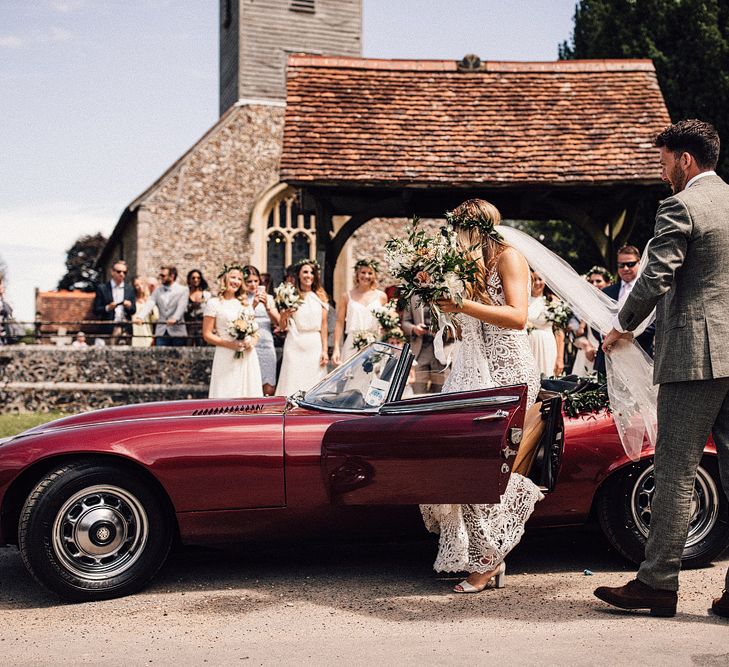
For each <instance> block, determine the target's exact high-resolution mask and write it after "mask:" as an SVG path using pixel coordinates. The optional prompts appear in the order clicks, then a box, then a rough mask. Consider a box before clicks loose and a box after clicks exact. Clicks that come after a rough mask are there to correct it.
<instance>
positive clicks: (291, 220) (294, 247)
mask: <svg viewBox="0 0 729 667" xmlns="http://www.w3.org/2000/svg"><path fill="white" fill-rule="evenodd" d="M289 192H290V191H289ZM315 229H316V225H315V222H314V216H313V215H312V214H308V213H306V214H305V213H302V212H300V210H299V207H298V205H297V204H296V197H295V196H293V194H288V196H285V197H284V198H283V199H280V200H279V201H278V202H276V203H275V204H274V205H273V206H272V208H271V212H270V213H269V214H268V220H267V221H266V267H265V270H266V271H267V272H268V273H270V274H271V279H272V282H273V284H274V285H278V284H279V283H280V282H281V281H282V280H283V278H284V272H285V270H286V267H287V266H289V264H294V263H296V262H298V261H299V260H301V259H308V258H309V257H311V256H312V254H313V249H314V248H315V246H316V232H315Z"/></svg>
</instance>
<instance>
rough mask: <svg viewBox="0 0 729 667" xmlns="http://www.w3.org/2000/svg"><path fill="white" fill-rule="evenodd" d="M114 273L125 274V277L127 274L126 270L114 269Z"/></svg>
mask: <svg viewBox="0 0 729 667" xmlns="http://www.w3.org/2000/svg"><path fill="white" fill-rule="evenodd" d="M114 273H123V274H124V275H126V274H127V272H126V269H114Z"/></svg>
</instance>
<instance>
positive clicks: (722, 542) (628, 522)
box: [596, 458, 729, 568]
mask: <svg viewBox="0 0 729 667" xmlns="http://www.w3.org/2000/svg"><path fill="white" fill-rule="evenodd" d="M654 487H655V482H654V475H653V460H652V459H647V460H645V461H641V462H639V463H636V464H633V465H630V466H627V467H625V468H622V469H621V470H619V471H618V472H617V473H615V474H614V475H612V476H611V477H610V478H609V479H608V480H607V481H606V482H605V484H604V485H603V487H602V489H601V491H600V493H599V494H598V497H597V503H596V510H597V518H598V521H599V523H600V527H601V528H602V531H603V533H604V534H605V537H606V538H607V540H608V542H610V544H611V545H612V546H613V547H614V548H615V550H616V551H618V552H619V553H620V554H621V555H622V556H624V557H625V558H627V559H628V560H631V561H633V562H634V563H640V562H641V561H642V560H643V558H644V556H645V545H646V541H647V538H648V529H649V526H650V511H651V507H650V503H651V499H652V494H653V490H654ZM728 545H729V511H728V509H727V498H726V496H725V495H724V493H723V492H722V487H721V482H720V479H719V471H718V466H717V463H716V461H715V460H714V459H708V458H705V459H704V460H703V461H702V462H701V464H700V466H699V468H698V470H697V474H696V481H695V483H694V496H693V502H692V515H691V521H690V524H689V533H688V538H687V540H686V548H685V549H684V552H683V556H682V566H683V567H684V568H692V567H703V566H705V565H708V564H709V563H711V562H712V561H713V560H715V559H716V558H717V557H718V556H720V555H721V553H722V552H723V551H724V550H725V549H726V548H727V546H728Z"/></svg>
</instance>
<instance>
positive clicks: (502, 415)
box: [473, 410, 509, 422]
mask: <svg viewBox="0 0 729 667" xmlns="http://www.w3.org/2000/svg"><path fill="white" fill-rule="evenodd" d="M508 416H509V413H508V412H507V411H506V410H497V411H496V412H492V413H491V414H490V415H481V416H480V417H475V418H474V420H473V421H475V422H488V421H493V420H494V419H506V417H508Z"/></svg>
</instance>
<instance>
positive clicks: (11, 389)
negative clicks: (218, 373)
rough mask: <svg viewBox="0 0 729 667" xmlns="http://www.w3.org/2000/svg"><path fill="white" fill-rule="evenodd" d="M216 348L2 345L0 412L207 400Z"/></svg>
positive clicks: (74, 410)
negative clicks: (192, 399)
mask: <svg viewBox="0 0 729 667" xmlns="http://www.w3.org/2000/svg"><path fill="white" fill-rule="evenodd" d="M212 356H213V349H212V348H163V347H158V348H149V349H139V348H129V347H106V348H96V347H89V348H58V347H54V346H45V345H37V346H35V345H34V346H25V345H18V346H4V347H0V414H4V413H11V412H27V411H32V412H47V411H49V410H62V411H64V412H80V411H83V410H89V409H94V408H102V407H110V406H113V405H125V404H128V403H142V402H148V401H160V400H180V399H191V398H205V397H206V396H207V393H208V385H209V383H210V368H211V364H212Z"/></svg>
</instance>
